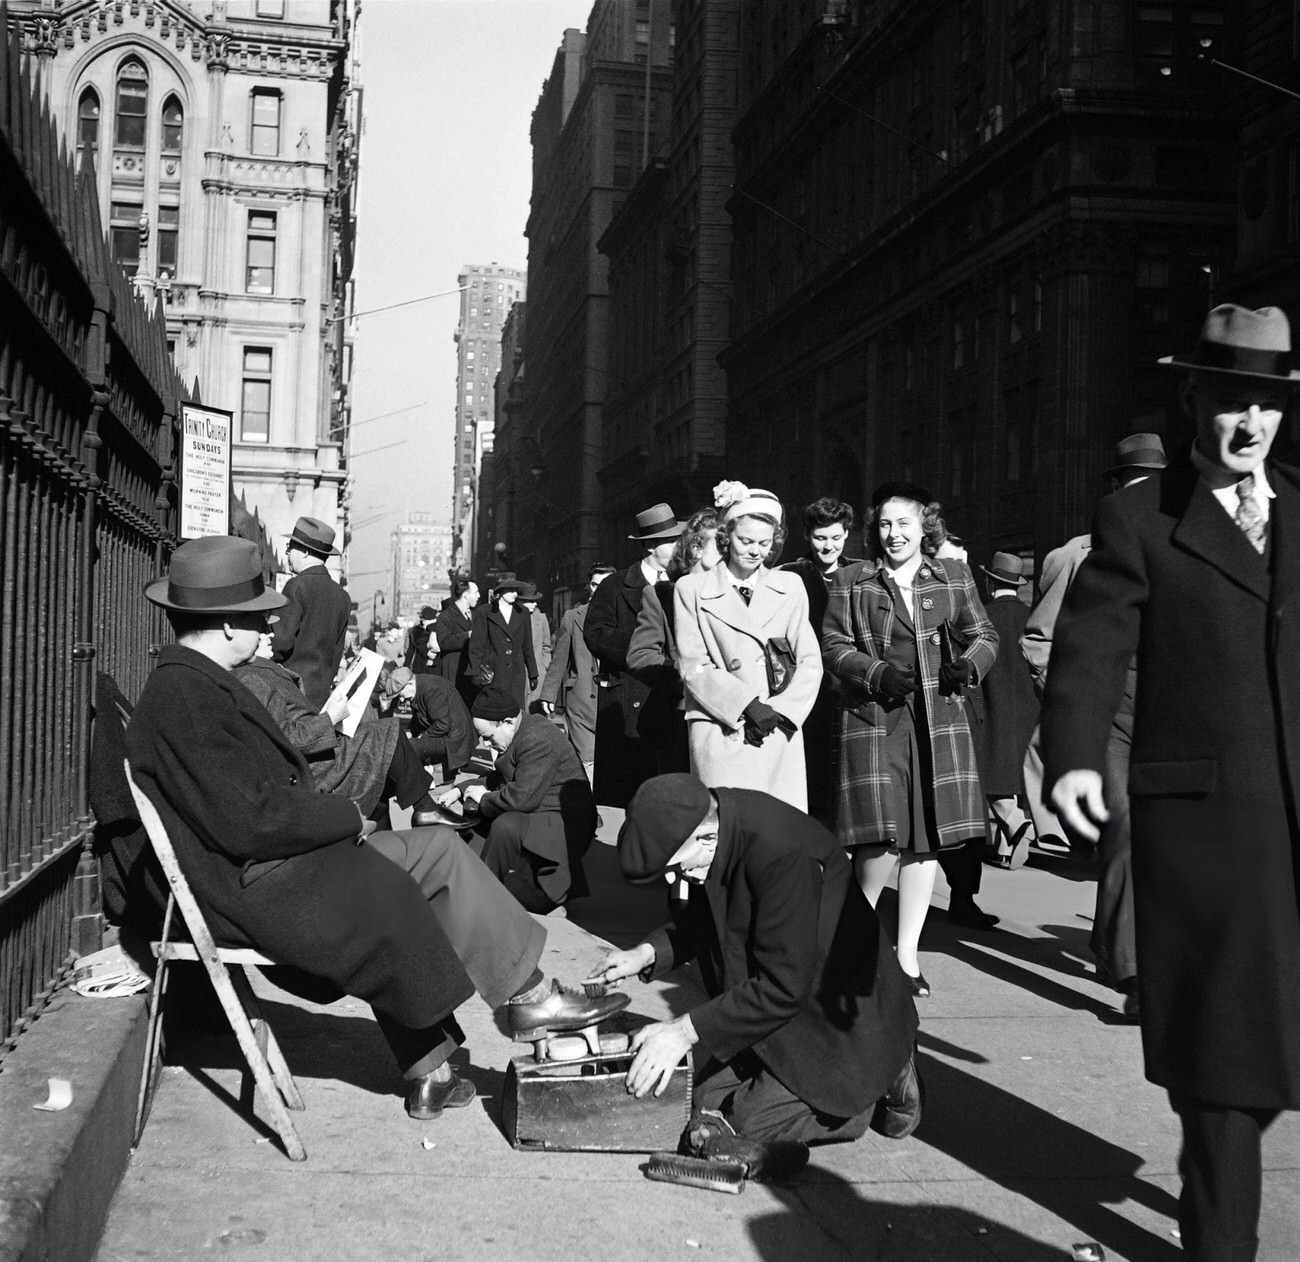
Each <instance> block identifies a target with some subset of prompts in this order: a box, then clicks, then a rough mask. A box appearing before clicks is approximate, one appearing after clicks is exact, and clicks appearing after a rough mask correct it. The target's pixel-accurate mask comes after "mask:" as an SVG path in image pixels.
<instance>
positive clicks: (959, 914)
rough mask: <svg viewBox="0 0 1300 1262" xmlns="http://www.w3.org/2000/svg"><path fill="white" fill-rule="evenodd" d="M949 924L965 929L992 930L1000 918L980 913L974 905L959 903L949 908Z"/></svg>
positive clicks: (989, 913)
mask: <svg viewBox="0 0 1300 1262" xmlns="http://www.w3.org/2000/svg"><path fill="white" fill-rule="evenodd" d="M948 923H949V924H954V925H960V926H961V927H962V928H963V929H992V928H993V927H994V926H995V925H996V924H997V923H998V918H997V917H996V916H994V915H993V914H992V913H991V912H987V911H980V909H979V908H978V907H976V906H975V904H974V903H965V904H962V903H958V904H957V906H956V907H949V908H948Z"/></svg>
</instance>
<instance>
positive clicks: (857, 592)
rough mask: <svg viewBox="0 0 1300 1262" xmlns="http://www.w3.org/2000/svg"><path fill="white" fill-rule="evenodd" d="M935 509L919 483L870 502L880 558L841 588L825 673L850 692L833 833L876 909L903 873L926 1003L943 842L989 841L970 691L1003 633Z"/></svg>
mask: <svg viewBox="0 0 1300 1262" xmlns="http://www.w3.org/2000/svg"><path fill="white" fill-rule="evenodd" d="M946 533H947V532H946V531H945V530H944V526H943V520H942V518H940V516H939V505H938V504H937V503H936V502H935V501H934V499H933V497H932V496H931V495H930V494H929V493H928V492H927V491H924V490H922V489H921V488H920V487H918V486H916V485H914V484H912V483H910V482H887V483H885V484H884V485H883V486H881V487H878V488H877V490H876V493H875V495H874V496H873V497H872V511H871V518H870V521H869V523H868V526H867V531H866V536H867V544H868V554H869V557H870V558H871V559H869V560H866V561H859V562H857V563H856V564H853V565H847V566H845V567H844V568H843V569H841V570H840V571H839V573H838V574H837V575H836V576H835V577H834V579H833V580H832V582H831V590H830V599H829V603H828V605H827V608H826V615H825V618H824V619H823V622H822V658H823V662H824V664H825V667H826V669H827V670H828V671H830V672H831V673H832V674H834V675H835V676H837V677H838V678H839V679H840V680H841V682H842V683H843V686H844V707H843V711H842V717H841V727H840V764H839V783H838V802H837V806H838V812H837V831H838V833H839V837H840V840H841V842H843V844H844V846H845V847H846V848H848V849H849V850H851V851H852V852H853V863H854V869H855V871H856V873H857V877H858V881H859V882H860V883H861V885H862V889H863V892H864V893H865V894H866V896H867V899H868V901H869V902H870V903H871V905H872V906H873V907H874V906H875V904H876V900H877V899H878V898H879V897H880V891H881V890H882V889H884V887H885V883H886V881H887V880H888V879H889V876H890V874H891V872H892V871H893V867H894V861H895V860H896V859H897V860H898V862H899V864H900V867H899V875H898V909H899V911H898V962H899V963H900V964H901V965H902V967H903V971H904V972H905V973H906V974H907V975H908V976H909V977H910V978H911V979H912V990H913V993H914V994H916V995H928V994H929V993H930V988H929V985H928V984H927V983H926V980H925V978H924V977H923V976H922V975H921V967H920V964H919V963H918V962H917V955H916V953H917V948H918V946H919V944H920V939H921V928H922V926H923V925H924V924H925V914H926V912H927V911H928V910H929V906H930V895H931V893H932V892H933V890H934V876H935V868H936V866H937V865H936V863H935V859H936V857H937V855H938V852H939V849H940V848H941V847H948V846H959V845H961V844H962V843H964V842H965V841H966V840H967V839H969V838H971V837H978V836H983V834H984V798H983V794H982V792H981V789H980V779H979V771H978V770H977V768H976V765H975V747H974V745H973V743H972V741H971V734H970V727H969V724H968V723H967V719H966V698H965V692H966V689H968V688H972V687H974V686H975V685H977V684H978V683H979V681H980V679H981V678H983V676H984V675H985V674H986V673H987V672H988V671H989V669H990V668H991V667H992V665H993V662H994V660H995V659H996V657H997V651H998V637H997V632H996V631H994V629H993V624H992V623H991V622H990V621H989V617H988V614H987V613H985V611H984V606H983V605H982V604H981V603H980V599H979V595H978V593H977V592H976V590H975V581H974V579H973V578H972V577H971V572H970V570H969V569H967V567H966V566H965V565H962V564H961V563H960V562H958V561H940V560H937V559H936V558H935V555H934V553H935V550H936V548H938V546H939V544H941V543H942V542H943V540H944V538H945V537H946Z"/></svg>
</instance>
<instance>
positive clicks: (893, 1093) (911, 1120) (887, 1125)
mask: <svg viewBox="0 0 1300 1262" xmlns="http://www.w3.org/2000/svg"><path fill="white" fill-rule="evenodd" d="M924 1106H925V1086H924V1084H923V1083H922V1082H921V1074H920V1071H919V1070H918V1069H917V1067H916V1053H915V1052H913V1053H912V1054H911V1055H910V1056H909V1057H908V1058H907V1064H906V1065H904V1066H903V1068H902V1070H901V1071H900V1072H899V1074H898V1077H896V1078H895V1079H894V1081H893V1082H891V1083H890V1084H889V1090H888V1091H886V1092H885V1094H884V1095H882V1096H881V1097H880V1099H879V1100H878V1101H876V1111H875V1112H874V1113H873V1114H872V1115H871V1129H872V1130H873V1131H876V1132H877V1133H878V1134H881V1135H883V1136H884V1137H885V1138H886V1139H905V1138H906V1137H907V1136H908V1135H910V1134H911V1133H912V1132H913V1131H914V1130H916V1128H917V1127H918V1126H919V1125H920V1124H921V1112H922V1110H923V1108H924Z"/></svg>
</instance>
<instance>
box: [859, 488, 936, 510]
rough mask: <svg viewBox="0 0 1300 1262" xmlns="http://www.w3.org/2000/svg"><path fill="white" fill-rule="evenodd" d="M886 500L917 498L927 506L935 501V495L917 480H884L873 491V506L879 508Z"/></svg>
mask: <svg viewBox="0 0 1300 1262" xmlns="http://www.w3.org/2000/svg"><path fill="white" fill-rule="evenodd" d="M886 500H915V501H916V503H918V504H920V505H921V507H922V508H925V507H926V506H927V505H929V504H933V503H934V496H933V495H931V494H930V492H929V491H927V490H926V489H925V488H924V487H923V486H917V485H916V483H915V482H882V483H881V484H880V485H879V486H878V487H876V489H875V490H874V491H873V492H872V493H871V507H872V508H879V507H880V506H881V505H882V504H883V503H884V502H885V501H886Z"/></svg>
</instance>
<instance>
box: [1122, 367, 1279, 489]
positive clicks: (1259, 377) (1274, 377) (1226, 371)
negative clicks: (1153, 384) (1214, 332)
mask: <svg viewBox="0 0 1300 1262" xmlns="http://www.w3.org/2000/svg"><path fill="white" fill-rule="evenodd" d="M1156 363H1157V364H1160V365H1161V366H1163V367H1165V368H1186V369H1188V371H1190V372H1212V373H1217V374H1219V375H1220V376H1223V377H1249V378H1251V379H1252V380H1254V381H1276V382H1278V383H1280V384H1281V385H1284V386H1300V368H1293V369H1291V372H1290V373H1289V374H1288V375H1287V376H1285V377H1282V376H1279V375H1278V374H1277V373H1271V372H1247V371H1246V370H1245V369H1244V368H1220V367H1218V366H1217V365H1216V364H1198V363H1196V361H1195V360H1192V359H1182V358H1180V357H1179V356H1177V355H1162V356H1161V357H1160V358H1159V359H1157V360H1156ZM1121 467H1122V468H1129V469H1133V468H1137V467H1138V466H1136V465H1125V466H1121ZM1157 467H1163V466H1157Z"/></svg>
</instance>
